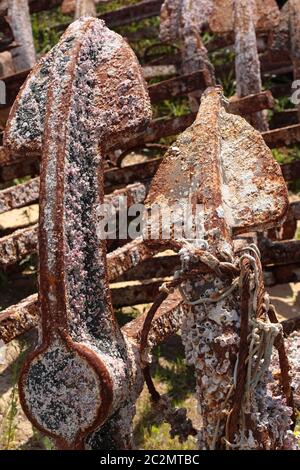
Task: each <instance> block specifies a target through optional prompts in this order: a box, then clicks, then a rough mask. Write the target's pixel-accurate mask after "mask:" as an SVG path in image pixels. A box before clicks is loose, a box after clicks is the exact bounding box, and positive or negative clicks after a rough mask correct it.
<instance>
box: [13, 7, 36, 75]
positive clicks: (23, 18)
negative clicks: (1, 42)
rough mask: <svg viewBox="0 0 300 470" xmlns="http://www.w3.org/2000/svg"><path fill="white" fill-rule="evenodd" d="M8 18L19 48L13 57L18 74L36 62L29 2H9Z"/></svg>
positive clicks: (15, 50) (14, 51) (14, 50)
mask: <svg viewBox="0 0 300 470" xmlns="http://www.w3.org/2000/svg"><path fill="white" fill-rule="evenodd" d="M7 16H8V20H9V23H10V25H11V28H12V30H13V34H14V39H15V41H16V42H17V43H18V44H19V47H17V48H15V49H12V51H11V55H12V59H13V66H14V69H15V71H16V72H19V71H21V70H26V69H30V68H31V67H33V66H34V64H35V62H36V54H35V47H34V42H33V35H32V28H31V21H30V14H29V6H28V0H8V2H7Z"/></svg>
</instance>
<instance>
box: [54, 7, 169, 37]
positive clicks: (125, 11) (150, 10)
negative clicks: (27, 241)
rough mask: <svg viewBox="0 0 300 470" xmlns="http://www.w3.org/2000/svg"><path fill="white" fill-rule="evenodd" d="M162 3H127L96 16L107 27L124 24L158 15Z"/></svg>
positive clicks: (64, 26) (62, 25)
mask: <svg viewBox="0 0 300 470" xmlns="http://www.w3.org/2000/svg"><path fill="white" fill-rule="evenodd" d="M162 3H163V1H162V0H144V1H142V2H140V3H137V4H135V5H128V6H124V7H122V8H119V9H117V10H114V11H109V12H107V13H102V14H101V15H98V18H99V19H101V20H104V21H105V24H106V25H107V26H108V27H109V28H116V27H118V26H126V25H128V24H130V23H133V22H138V21H141V20H144V19H146V18H152V17H153V16H158V15H159V13H160V7H161V5H162ZM69 24H70V23H63V24H59V25H57V26H56V27H55V28H54V29H55V30H56V31H64V30H65V29H66V28H67V27H68V26H69Z"/></svg>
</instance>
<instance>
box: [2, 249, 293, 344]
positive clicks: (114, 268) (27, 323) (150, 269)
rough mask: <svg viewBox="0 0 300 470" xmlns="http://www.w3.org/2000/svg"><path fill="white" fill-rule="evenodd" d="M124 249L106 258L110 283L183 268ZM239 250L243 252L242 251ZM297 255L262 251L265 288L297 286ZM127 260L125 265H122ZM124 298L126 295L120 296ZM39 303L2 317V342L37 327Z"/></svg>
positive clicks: (173, 260) (33, 300) (173, 259)
mask: <svg viewBox="0 0 300 470" xmlns="http://www.w3.org/2000/svg"><path fill="white" fill-rule="evenodd" d="M135 245H136V242H134V243H132V246H134V249H133V252H135V251H136V246H135ZM125 247H126V245H125V246H124V247H123V248H122V249H117V250H115V251H114V252H111V253H108V255H107V272H108V277H109V281H110V282H113V281H115V280H118V281H128V280H138V279H151V278H155V277H157V275H159V277H160V278H164V277H167V276H169V275H170V273H172V272H174V271H175V270H176V269H178V268H179V267H180V257H179V256H178V255H171V256H160V257H158V258H155V257H154V258H150V256H151V253H152V252H153V251H152V250H150V249H149V248H148V250H147V249H144V248H142V246H141V250H139V252H140V251H142V256H140V255H139V256H140V259H139V261H137V259H136V257H134V256H130V252H131V251H130V249H129V254H127V253H126V248H125ZM238 248H239V249H240V247H238ZM273 253H274V256H273ZM298 253H300V242H299V241H295V242H293V243H292V245H291V243H290V242H289V241H286V242H280V244H279V245H278V244H277V245H276V250H275V251H274V250H273V249H272V245H271V250H270V254H268V248H266V249H265V250H264V249H263V248H262V262H263V264H264V265H265V264H267V265H268V266H267V267H266V269H265V283H266V285H268V286H272V285H274V284H284V283H286V282H287V281H288V282H297V281H298V280H299V279H298V277H299V276H298V275H297V265H294V264H293V263H294V262H297V261H300V260H298ZM117 254H119V255H120V259H119V258H118V257H117ZM124 258H125V260H126V263H124V265H122V263H123V262H124ZM128 258H129V259H128ZM127 260H128V263H127ZM283 263H286V265H283ZM125 264H126V265H127V269H128V271H126V269H125ZM197 269H198V271H199V272H202V273H203V275H204V274H208V273H209V272H210V269H209V268H208V267H207V266H206V265H204V264H202V265H200V264H199V265H197ZM157 286H158V285H157V283H156V285H155V289H157ZM141 288H142V286H141V285H140V289H141ZM126 289H127V288H126V287H124V288H123V292H124V294H125V295H126ZM120 292H121V291H119V294H120ZM153 292H154V289H153ZM122 295H123V293H122V294H121V296H122ZM139 295H140V297H141V296H142V293H141V292H140V293H139ZM152 299H153V297H152ZM27 300H28V303H27ZM37 300H38V299H37V294H34V295H33V296H31V297H30V298H27V299H24V301H22V302H21V303H20V304H16V305H13V306H11V307H9V308H7V309H6V310H5V311H3V312H2V313H1V316H0V331H1V333H0V339H3V340H4V341H5V342H6V341H7V342H9V341H12V340H13V339H14V338H15V337H16V336H19V335H21V334H23V333H24V332H25V331H28V330H29V329H31V328H33V327H34V326H37V324H38V323H39V320H40V313H39V312H38V311H37V308H38V307H37ZM144 300H145V302H146V301H147V302H148V301H149V300H151V298H149V297H147V298H146V296H144ZM143 303H144V302H143ZM21 304H22V305H21ZM34 305H35V306H34ZM31 309H32V310H31ZM16 318H18V321H17V324H16V325H14V323H15V319H16Z"/></svg>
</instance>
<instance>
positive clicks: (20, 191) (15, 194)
mask: <svg viewBox="0 0 300 470" xmlns="http://www.w3.org/2000/svg"><path fill="white" fill-rule="evenodd" d="M23 186H25V194H24V188H23ZM38 188H39V179H36V180H31V181H30V182H29V183H23V184H22V185H19V186H17V187H16V191H13V190H10V189H9V190H4V191H3V193H4V196H3V198H2V193H1V192H0V201H1V200H3V204H5V203H6V204H15V205H18V204H21V205H23V204H28V203H29V200H28V199H32V198H35V200H37V199H38ZM146 192H147V187H146V185H145V184H143V183H136V184H132V185H129V186H126V187H125V188H122V189H120V190H116V191H114V192H113V193H111V194H110V195H108V196H105V198H104V203H105V204H106V205H107V206H108V207H110V211H111V212H110V214H108V216H111V217H114V216H115V215H116V214H118V212H119V210H120V207H123V208H124V209H125V208H127V207H129V206H130V205H131V204H137V203H142V202H143V201H144V200H145V197H146ZM121 201H123V204H122V206H121V205H120V202H121ZM4 207H6V206H5V205H4ZM18 207H20V206H18ZM5 210H7V209H5ZM37 241H38V226H37V225H32V226H30V227H28V228H24V229H20V230H17V231H15V232H13V233H12V234H10V235H7V236H6V237H2V238H0V253H1V257H0V266H2V268H5V267H7V266H11V265H13V264H16V263H17V262H19V261H21V260H22V259H24V258H25V257H26V256H28V255H29V254H31V253H34V252H36V250H37ZM133 245H134V244H133ZM132 248H133V252H132V256H131V255H130V251H129V253H128V263H130V261H129V259H131V258H132V260H134V253H135V245H134V246H133V247H132ZM143 250H144V251H143ZM138 252H139V249H138V248H137V251H136V257H137V256H138ZM144 252H145V255H146V253H148V252H149V254H150V251H149V250H148V249H147V248H143V247H141V257H143V256H144V254H143V255H142V253H144ZM124 258H126V254H124ZM132 262H133V261H132ZM125 265H126V263H125ZM112 269H113V268H112ZM115 269H116V271H117V270H118V269H120V271H122V269H124V268H122V267H121V266H120V267H119V268H117V267H116V268H115Z"/></svg>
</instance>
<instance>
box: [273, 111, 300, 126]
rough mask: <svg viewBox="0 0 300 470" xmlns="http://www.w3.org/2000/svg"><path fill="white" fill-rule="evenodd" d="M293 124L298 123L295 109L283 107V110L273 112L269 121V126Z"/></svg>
mask: <svg viewBox="0 0 300 470" xmlns="http://www.w3.org/2000/svg"><path fill="white" fill-rule="evenodd" d="M295 124H299V118H298V113H297V109H285V110H284V111H280V112H277V113H274V115H273V116H272V119H271V122H270V128H271V129H278V128H280V127H287V126H293V125H295Z"/></svg>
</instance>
